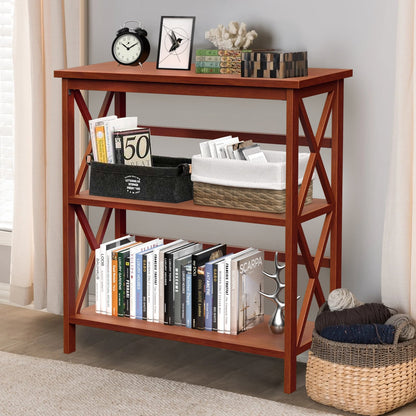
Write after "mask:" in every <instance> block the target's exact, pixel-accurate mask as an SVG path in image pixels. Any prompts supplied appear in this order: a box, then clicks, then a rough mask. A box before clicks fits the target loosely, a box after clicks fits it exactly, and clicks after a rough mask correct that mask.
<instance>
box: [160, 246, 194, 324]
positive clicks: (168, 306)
mask: <svg viewBox="0 0 416 416" xmlns="http://www.w3.org/2000/svg"><path fill="white" fill-rule="evenodd" d="M194 245H195V243H190V242H189V241H185V242H184V243H183V244H182V245H181V246H179V247H176V248H173V249H172V250H169V251H167V252H166V253H165V256H164V259H163V262H164V276H163V282H164V289H165V293H164V304H165V305H164V321H163V322H164V323H165V325H174V323H175V312H174V303H173V299H174V282H173V278H174V273H175V270H174V260H175V259H177V258H179V257H182V256H184V255H185V254H187V252H186V250H187V249H188V248H189V247H193V246H194Z"/></svg>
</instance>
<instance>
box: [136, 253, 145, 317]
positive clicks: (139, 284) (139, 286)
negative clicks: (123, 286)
mask: <svg viewBox="0 0 416 416" xmlns="http://www.w3.org/2000/svg"><path fill="white" fill-rule="evenodd" d="M142 259H143V255H142V254H141V253H136V318H137V319H143V279H142V272H143V261H142Z"/></svg>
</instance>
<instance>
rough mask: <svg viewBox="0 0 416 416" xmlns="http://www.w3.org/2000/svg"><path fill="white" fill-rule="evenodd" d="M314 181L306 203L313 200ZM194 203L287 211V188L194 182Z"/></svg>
mask: <svg viewBox="0 0 416 416" xmlns="http://www.w3.org/2000/svg"><path fill="white" fill-rule="evenodd" d="M312 183H313V181H311V184H310V186H309V188H308V192H307V195H306V199H305V204H310V203H311V202H312V192H313V186H312ZM193 185H194V203H195V204H197V205H209V206H214V207H223V208H236V209H247V210H249V211H262V212H272V213H275V214H283V213H284V212H286V190H285V189H283V190H273V189H256V188H240V187H234V186H223V185H212V184H210V183H204V182H194V183H193Z"/></svg>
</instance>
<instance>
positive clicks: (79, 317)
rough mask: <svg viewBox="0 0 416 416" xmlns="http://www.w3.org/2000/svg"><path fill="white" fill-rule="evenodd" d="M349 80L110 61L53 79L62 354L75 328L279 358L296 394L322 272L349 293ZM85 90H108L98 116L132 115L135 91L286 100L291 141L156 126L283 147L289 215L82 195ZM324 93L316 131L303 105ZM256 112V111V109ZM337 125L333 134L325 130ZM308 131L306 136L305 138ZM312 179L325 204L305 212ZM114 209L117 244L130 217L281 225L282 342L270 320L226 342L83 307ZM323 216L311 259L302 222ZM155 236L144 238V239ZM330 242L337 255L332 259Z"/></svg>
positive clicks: (340, 75) (317, 73) (162, 131)
mask: <svg viewBox="0 0 416 416" xmlns="http://www.w3.org/2000/svg"><path fill="white" fill-rule="evenodd" d="M351 76H352V70H350V69H316V68H310V69H309V75H308V76H306V77H300V78H286V79H264V78H242V77H239V76H237V75H211V74H209V75H205V74H196V73H194V72H193V69H191V71H173V70H158V69H156V65H155V64H154V63H152V62H146V63H145V64H144V65H143V67H142V68H140V67H125V66H119V65H117V64H116V63H115V62H106V63H100V64H94V65H87V66H81V67H76V68H70V69H63V70H57V71H55V77H58V78H62V144H63V145H62V154H63V159H62V172H63V279H64V351H65V352H66V353H70V352H73V351H74V350H75V347H76V342H75V332H76V326H77V325H84V326H90V327H97V328H103V329H109V330H114V331H121V332H129V333H135V334H139V335H145V336H151V337H158V338H164V339H168V340H175V341H182V342H188V343H193V344H200V345H207V346H212V347H218V348H225V349H229V350H234V351H242V352H248V353H253V354H259V355H265V356H271V357H276V358H280V359H283V360H284V391H285V392H286V393H290V392H293V391H294V390H295V389H296V357H297V355H298V354H300V353H302V352H304V351H306V350H308V349H309V347H310V344H311V338H312V330H313V326H314V324H313V322H311V321H308V313H309V309H310V306H311V302H312V300H313V298H314V297H315V298H316V300H317V302H318V304H319V305H320V304H322V303H323V302H324V301H325V295H324V293H323V290H322V287H321V284H320V282H319V274H320V269H321V267H329V268H330V273H329V274H330V289H331V290H332V289H335V288H338V287H340V285H341V232H342V156H343V155H342V154H343V97H344V94H343V85H344V79H345V78H348V77H351ZM82 91H105V92H106V94H105V98H104V101H103V103H102V106H101V110H100V112H99V114H98V115H96V116H95V117H102V116H105V115H107V114H108V113H109V111H110V108H111V107H112V106H113V108H114V111H113V112H111V113H112V114H116V115H117V116H119V117H124V116H125V115H126V94H127V93H129V94H130V93H135V94H173V95H186V96H199V97H233V98H240V99H244V100H247V99H262V100H282V101H285V102H286V134H265V133H255V132H251V131H250V132H238V131H216V130H201V129H189V128H177V127H175V128H169V127H158V126H149V127H150V128H151V133H152V136H162V137H182V138H196V139H202V138H203V139H214V138H218V137H221V136H225V135H228V134H233V135H234V136H238V137H239V138H240V139H243V140H244V139H253V140H254V141H255V142H258V143H272V144H279V145H285V147H286V161H287V164H286V213H285V214H270V213H263V212H255V211H245V210H233V209H225V208H216V207H205V206H198V205H195V204H194V203H193V201H186V202H182V203H176V204H175V203H161V202H152V201H141V200H132V199H118V198H109V197H102V196H93V195H89V192H88V190H82V189H83V183H84V180H85V178H86V175H87V171H88V165H87V163H86V158H85V157H84V158H83V159H82V160H81V161H77V163H75V152H74V146H75V143H74V116H75V104H76V105H77V107H78V109H79V111H80V113H81V116H82V118H83V119H84V121H85V123H86V124H87V125H88V121H89V120H90V119H91V118H95V117H92V116H91V114H90V112H89V109H88V107H87V105H86V103H85V101H84V98H83V94H82ZM321 94H323V95H324V97H325V98H324V105H323V110H322V114H321V115H320V119H319V122H318V127H317V129H316V131H314V130H313V128H312V126H311V121H310V119H309V115H308V112H307V110H306V107H305V103H304V99H305V98H307V97H312V96H315V95H321ZM253 105H255V102H254V101H253ZM329 120H331V122H330V125H331V127H330V128H328V129H327V126H328V122H329ZM144 122H145V121H144ZM301 128H302V130H303V133H302V135H300V134H299V133H300V129H301ZM327 130H329V132H327ZM331 132H332V134H331ZM301 147H306V148H307V150H308V151H309V152H310V157H309V161H308V164H307V167H306V171H305V175H304V178H303V182H302V184H301V186H300V188H299V190H298V153H299V148H301ZM323 148H325V149H329V150H330V152H331V157H330V163H328V165H330V170H329V169H328V172H330V174H328V173H327V167H326V166H325V164H324V161H323V158H322V155H321V149H323ZM90 152H91V143H90V144H89V145H88V148H87V151H86V155H87V154H88V153H90ZM75 166H77V167H76V168H75ZM78 166H79V169H78ZM314 171H316V176H317V178H318V179H319V181H320V183H321V186H322V190H323V194H324V198H322V199H313V202H312V203H311V204H307V205H305V203H304V202H305V198H306V194H307V190H308V187H309V184H310V181H311V179H312V176H313V173H314ZM87 206H96V207H102V208H103V216H102V219H101V222H100V225H99V227H98V230H97V231H96V232H95V233H94V232H93V230H92V228H91V226H90V225H89V221H88V218H87V215H86V214H85V208H84V207H87ZM113 211H114V220H115V237H114V238H117V237H120V236H122V235H125V234H126V212H127V211H145V212H151V213H157V214H160V215H164V214H170V215H180V216H190V217H198V218H210V219H215V220H216V221H217V222H218V227H220V226H221V221H236V222H245V223H253V224H266V225H269V226H276V227H280V229H282V230H283V232H284V233H285V237H284V239H285V249H284V251H283V252H281V253H280V254H279V261H282V262H284V263H285V266H286V267H285V283H286V288H285V293H284V297H285V303H286V307H285V331H284V334H281V335H275V334H272V333H271V332H270V330H269V328H268V326H267V318H266V319H265V323H264V324H262V325H259V326H257V327H255V328H253V329H250V330H249V331H246V332H243V333H241V334H238V335H225V334H219V333H216V332H211V331H199V330H195V329H188V328H184V327H177V326H168V325H162V324H158V323H151V322H146V321H142V320H136V319H129V318H120V317H113V316H107V315H103V314H97V313H96V312H95V307H94V306H89V307H83V304H84V298H85V295H86V293H87V288H88V285H89V281H90V278H91V275H92V273H93V270H94V261H95V254H94V250H95V249H96V248H98V247H99V245H100V243H101V242H102V240H103V236H104V234H105V231H106V229H107V226H108V223H109V221H110V216H111V214H112V212H113ZM318 217H323V221H322V222H323V225H322V231H321V233H320V237H319V241H318V244H317V249H316V252H315V253H311V251H310V249H309V246H308V241H307V238H306V236H305V232H304V230H303V224H304V223H306V222H308V221H310V220H312V219H315V218H318ZM76 218H77V219H78V221H79V223H80V224H81V226H82V228H83V231H84V234H85V238H86V240H87V241H88V244H89V246H90V248H91V254H90V256H89V259H88V262H87V266H86V270H85V272H84V275H83V277H82V280H81V281H80V284H79V285H77V284H76V253H77V247H76V244H77V243H76ZM153 237H154V236H139V238H140V239H141V240H145V239H150V238H153ZM157 237H160V236H157ZM162 237H163V236H162ZM180 237H181V236H177V238H180ZM199 241H203V236H200V238H199ZM328 244H329V248H328V250H327V252H328V253H329V255H327V256H325V255H324V253H325V251H326V247H327V245H328ZM230 250H232V248H230ZM277 250H278V247H276V251H277ZM265 255H266V259H269V260H272V259H273V256H274V252H273V251H266V252H265ZM298 264H303V265H304V266H305V268H306V271H307V274H308V283H307V286H306V291H305V293H303V294H301V300H300V302H302V306H301V308H300V312H299V313H298V311H297V303H298V302H297V289H298V287H297V286H298V282H297V279H298V272H297V268H298Z"/></svg>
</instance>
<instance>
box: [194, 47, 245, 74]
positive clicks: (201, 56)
mask: <svg viewBox="0 0 416 416" xmlns="http://www.w3.org/2000/svg"><path fill="white" fill-rule="evenodd" d="M242 52H243V51H241V50H228V49H197V50H196V58H195V72H196V73H197V74H241V54H242ZM244 52H250V51H249V50H245V51H244Z"/></svg>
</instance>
